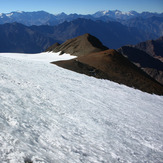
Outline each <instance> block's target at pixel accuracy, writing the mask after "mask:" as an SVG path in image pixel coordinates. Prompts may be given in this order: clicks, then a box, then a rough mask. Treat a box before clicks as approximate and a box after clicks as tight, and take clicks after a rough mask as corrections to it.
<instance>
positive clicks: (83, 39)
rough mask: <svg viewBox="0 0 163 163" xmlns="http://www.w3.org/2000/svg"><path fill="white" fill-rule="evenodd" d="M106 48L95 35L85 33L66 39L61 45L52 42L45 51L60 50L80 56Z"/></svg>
mask: <svg viewBox="0 0 163 163" xmlns="http://www.w3.org/2000/svg"><path fill="white" fill-rule="evenodd" d="M107 49H108V48H107V47H106V46H104V45H103V44H102V43H101V42H100V41H99V40H98V39H97V38H96V37H94V36H92V35H90V34H88V33H87V34H84V35H81V36H78V37H76V38H73V39H70V40H67V41H66V42H64V43H63V44H61V45H58V44H54V45H52V46H51V47H49V48H48V49H47V50H46V51H54V52H59V51H61V53H68V54H71V55H75V56H82V55H87V54H89V53H93V52H99V51H103V50H107Z"/></svg>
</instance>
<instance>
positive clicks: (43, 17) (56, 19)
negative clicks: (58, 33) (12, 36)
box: [0, 10, 163, 26]
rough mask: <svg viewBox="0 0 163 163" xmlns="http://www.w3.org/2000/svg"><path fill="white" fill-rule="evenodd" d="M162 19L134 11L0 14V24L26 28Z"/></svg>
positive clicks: (148, 13) (157, 14) (156, 14)
mask: <svg viewBox="0 0 163 163" xmlns="http://www.w3.org/2000/svg"><path fill="white" fill-rule="evenodd" d="M153 16H155V17H163V13H161V14H159V13H150V12H142V13H138V12H136V11H130V12H122V11H119V10H113V11H112V10H108V11H98V12H96V13H95V14H92V15H91V14H90V15H81V14H76V13H75V14H69V15H67V14H65V13H64V12H62V13H60V14H57V15H54V14H50V13H48V12H45V11H36V12H23V11H21V12H20V11H18V12H11V13H0V24H4V23H13V22H18V23H22V24H24V25H27V26H31V25H57V24H60V23H62V22H64V21H72V20H74V19H77V18H85V19H92V20H103V21H108V20H116V21H117V20H119V19H120V20H128V19H131V18H135V17H139V18H143V19H146V18H151V17H153Z"/></svg>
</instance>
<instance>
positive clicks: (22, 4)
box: [0, 0, 163, 14]
mask: <svg viewBox="0 0 163 163" xmlns="http://www.w3.org/2000/svg"><path fill="white" fill-rule="evenodd" d="M116 9H118V10H121V11H130V10H135V11H137V12H142V11H150V12H163V0H0V13H9V12H11V11H18V10H19V11H40V10H44V11H47V12H50V13H52V14H58V13H61V12H65V13H67V14H70V13H78V14H92V13H95V12H96V11H99V10H116Z"/></svg>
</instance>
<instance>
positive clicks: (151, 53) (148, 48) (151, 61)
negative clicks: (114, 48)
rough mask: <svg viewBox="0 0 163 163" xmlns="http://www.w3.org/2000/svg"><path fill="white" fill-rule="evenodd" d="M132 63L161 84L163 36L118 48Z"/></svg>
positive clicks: (162, 82) (162, 77)
mask: <svg viewBox="0 0 163 163" xmlns="http://www.w3.org/2000/svg"><path fill="white" fill-rule="evenodd" d="M118 51H119V52H120V53H122V54H123V55H124V56H126V57H127V58H128V59H129V60H130V61H131V62H132V63H134V64H135V65H137V66H138V67H140V68H141V69H142V70H143V71H145V72H146V73H147V74H148V75H150V76H151V77H153V78H154V79H155V80H157V81H158V82H160V83H161V84H163V62H162V61H163V37H161V38H159V39H157V40H155V41H154V40H149V41H146V42H142V43H139V44H137V45H130V46H123V47H121V48H119V49H118Z"/></svg>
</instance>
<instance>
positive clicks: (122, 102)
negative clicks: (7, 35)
mask: <svg viewBox="0 0 163 163" xmlns="http://www.w3.org/2000/svg"><path fill="white" fill-rule="evenodd" d="M73 57H74V56H70V55H68V54H67V55H64V56H62V55H59V53H57V54H54V53H41V54H11V53H2V54H0V67H1V68H0V162H2V163H24V162H33V163H81V162H84V163H110V162H111V163H112V162H115V163H123V162H125V163H131V162H133V163H145V162H155V163H161V162H163V118H162V117H163V96H158V95H154V94H148V93H144V92H142V91H139V90H136V89H134V88H130V87H127V86H125V85H120V84H117V83H114V82H111V81H108V80H102V79H96V78H94V77H89V76H86V75H82V74H78V73H75V72H72V71H69V70H66V69H63V68H60V67H58V66H56V65H53V64H50V63H49V62H50V61H55V60H56V61H58V60H63V59H65V60H66V59H71V58H73Z"/></svg>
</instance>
